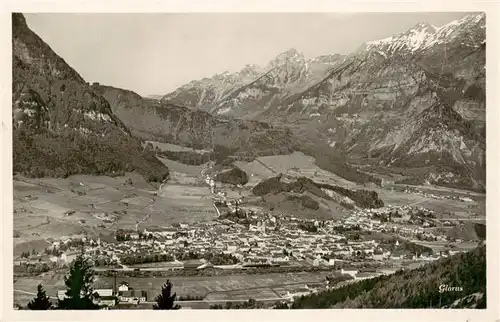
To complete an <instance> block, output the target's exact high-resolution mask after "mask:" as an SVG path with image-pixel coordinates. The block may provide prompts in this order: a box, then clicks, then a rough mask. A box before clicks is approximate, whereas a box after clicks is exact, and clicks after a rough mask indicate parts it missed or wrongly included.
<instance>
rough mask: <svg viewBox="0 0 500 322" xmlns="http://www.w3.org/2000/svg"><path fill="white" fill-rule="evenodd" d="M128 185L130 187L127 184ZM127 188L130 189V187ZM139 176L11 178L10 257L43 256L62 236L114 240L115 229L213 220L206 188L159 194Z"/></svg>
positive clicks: (172, 188)
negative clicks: (30, 252)
mask: <svg viewBox="0 0 500 322" xmlns="http://www.w3.org/2000/svg"><path fill="white" fill-rule="evenodd" d="M128 180H131V181H128ZM127 181H128V183H127ZM130 182H131V184H130ZM155 192H157V188H156V187H153V186H151V185H149V184H148V183H147V182H145V181H144V180H143V179H142V177H140V176H139V175H136V174H133V173H128V174H126V176H124V177H116V178H111V177H97V176H72V177H69V178H66V179H27V178H23V177H16V178H14V214H13V221H14V232H13V233H14V255H19V254H20V253H21V252H23V251H26V250H32V249H35V250H37V251H43V250H44V249H45V248H46V247H47V246H48V245H49V242H51V241H52V240H55V239H59V238H62V237H64V236H71V235H80V234H84V233H87V234H88V235H90V236H99V235H109V234H114V232H115V230H116V229H118V228H122V229H134V228H135V227H136V224H137V223H138V222H141V227H148V226H164V225H170V224H172V223H175V222H187V223H189V222H200V221H209V220H212V219H213V218H215V217H216V216H217V214H216V212H215V210H214V208H213V207H212V202H211V199H210V198H209V197H210V190H209V188H208V187H206V186H193V185H183V184H170V183H169V184H165V185H163V186H162V188H161V190H160V191H159V192H158V195H157V196H154V193H155Z"/></svg>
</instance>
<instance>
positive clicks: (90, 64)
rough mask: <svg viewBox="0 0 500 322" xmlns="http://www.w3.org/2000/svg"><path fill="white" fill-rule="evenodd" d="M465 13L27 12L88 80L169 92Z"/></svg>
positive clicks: (32, 23)
mask: <svg viewBox="0 0 500 322" xmlns="http://www.w3.org/2000/svg"><path fill="white" fill-rule="evenodd" d="M464 15H465V13H460V12H457V13H378V14H377V13H359V14H350V13H343V14H333V13H329V14H328V13H238V14H235V13H189V14H180V13H174V14H62V13H57V14H48V13H38V14H25V16H26V19H27V22H28V25H29V27H30V28H31V29H32V30H33V31H34V32H36V33H37V34H38V35H39V36H40V37H41V38H42V39H43V40H44V41H45V42H46V43H48V44H49V45H50V46H51V47H52V49H53V50H54V51H55V52H56V53H57V54H59V55H60V56H62V57H63V58H64V59H65V60H66V62H68V63H69V65H71V67H73V68H74V69H76V70H77V71H78V73H80V75H81V76H82V77H83V78H84V79H85V80H87V81H89V82H94V81H97V82H100V83H101V84H106V85H111V86H115V87H121V88H125V89H130V90H133V91H135V92H137V93H139V94H141V95H149V94H166V93H168V92H170V91H173V90H174V89H176V88H177V87H179V86H181V85H183V84H185V83H188V82H189V81H191V80H193V79H200V78H203V77H211V76H212V75H214V74H216V73H220V72H224V71H226V70H227V71H231V72H233V71H237V70H239V69H241V68H242V67H243V66H244V65H245V64H258V65H265V64H267V62H268V61H269V60H271V59H273V58H274V57H275V56H276V55H277V54H278V53H280V52H283V51H285V50H288V49H290V48H295V49H297V50H298V51H300V52H302V53H304V55H305V56H306V58H312V57H315V56H318V55H323V54H333V53H342V54H346V53H349V52H351V51H353V50H356V49H357V48H358V47H359V46H360V45H361V44H362V43H363V42H365V41H369V40H376V39H380V38H385V37H388V36H391V35H393V34H395V33H398V32H401V31H405V30H407V29H409V28H411V27H413V26H414V25H416V24H417V23H419V22H421V21H427V22H429V23H431V24H433V25H435V26H441V25H443V24H446V23H448V22H450V21H452V20H455V19H458V18H460V17H462V16H464Z"/></svg>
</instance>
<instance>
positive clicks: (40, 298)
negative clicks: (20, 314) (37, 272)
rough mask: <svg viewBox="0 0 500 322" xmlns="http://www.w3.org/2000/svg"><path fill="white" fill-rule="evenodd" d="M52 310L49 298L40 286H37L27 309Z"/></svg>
mask: <svg viewBox="0 0 500 322" xmlns="http://www.w3.org/2000/svg"><path fill="white" fill-rule="evenodd" d="M51 308H52V303H51V302H50V299H49V297H48V296H47V294H46V293H45V290H44V289H43V286H42V284H38V288H37V293H36V297H35V298H34V299H33V300H31V302H29V303H28V309H30V310H50V309H51Z"/></svg>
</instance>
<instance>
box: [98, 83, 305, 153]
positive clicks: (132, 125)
mask: <svg viewBox="0 0 500 322" xmlns="http://www.w3.org/2000/svg"><path fill="white" fill-rule="evenodd" d="M92 88H93V89H94V90H95V91H96V92H97V93H99V94H101V95H102V96H103V97H105V98H106V100H107V101H108V102H109V104H110V106H111V109H112V111H113V113H114V114H116V115H117V116H118V117H119V118H120V120H121V121H122V122H123V123H124V124H125V125H126V126H127V127H128V128H129V129H130V130H131V132H132V133H133V134H134V135H136V136H137V137H140V138H142V139H144V140H154V141H159V142H165V143H172V144H177V145H181V146H187V147H192V148H194V149H205V150H208V151H209V152H215V153H219V154H225V156H230V155H235V156H237V157H239V158H241V159H247V158H248V159H253V158H254V157H255V156H261V155H274V154H281V153H290V152H291V151H293V147H294V145H295V144H296V142H294V140H293V138H292V136H291V132H290V130H288V129H287V128H285V127H272V126H270V125H268V124H267V123H264V122H259V121H244V120H239V119H229V118H224V117H219V116H214V115H212V114H210V113H208V112H206V111H201V110H192V109H189V108H186V107H183V106H180V105H177V104H173V103H170V102H165V101H158V100H151V99H146V98H143V97H141V96H140V95H138V94H136V93H134V92H132V91H128V90H124V89H119V88H114V87H110V86H104V85H99V84H93V85H92ZM214 150H216V151H214ZM220 159H221V160H223V159H224V157H221V158H220Z"/></svg>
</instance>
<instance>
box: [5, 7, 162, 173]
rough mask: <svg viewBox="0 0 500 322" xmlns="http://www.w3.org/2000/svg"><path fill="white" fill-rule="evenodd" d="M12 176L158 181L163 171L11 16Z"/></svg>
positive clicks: (74, 75) (16, 17)
mask: <svg viewBox="0 0 500 322" xmlns="http://www.w3.org/2000/svg"><path fill="white" fill-rule="evenodd" d="M12 54H13V55H12V56H13V58H12V60H13V61H12V64H13V69H12V102H13V106H12V116H13V120H12V126H13V152H14V172H22V173H25V174H28V175H33V176H67V175H71V174H77V173H92V174H111V175H116V174H120V173H123V172H124V171H133V170H137V171H139V172H140V173H142V174H143V175H144V176H145V177H147V178H148V179H149V180H153V181H160V180H163V179H164V178H166V176H167V175H168V169H167V168H166V167H165V166H163V165H162V164H161V162H159V161H158V160H157V159H155V158H154V156H152V155H149V154H148V153H146V152H145V151H143V150H142V148H141V146H140V142H139V141H138V140H136V139H135V138H133V137H132V136H131V135H130V132H129V131H128V129H127V128H126V127H125V125H124V124H123V123H122V122H121V121H120V120H119V119H118V118H117V117H116V116H115V115H114V114H113V113H112V111H111V108H110V106H109V104H108V102H107V101H106V100H105V99H104V98H103V97H102V96H100V95H98V94H97V93H95V92H94V91H93V90H92V89H91V88H90V86H89V85H88V84H87V83H86V82H85V81H84V80H83V79H82V77H81V76H80V75H79V74H78V73H77V72H76V71H75V70H74V69H72V68H71V67H70V66H68V64H67V63H66V62H65V61H64V60H63V59H62V58H61V57H59V56H58V55H57V54H56V53H55V52H54V51H52V49H51V48H50V47H49V46H48V45H47V44H46V43H44V42H43V40H42V39H40V38H39V37H38V36H37V35H36V34H35V33H33V32H32V31H31V30H30V29H29V28H28V26H27V24H26V20H25V18H24V16H23V15H22V14H13V15H12Z"/></svg>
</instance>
